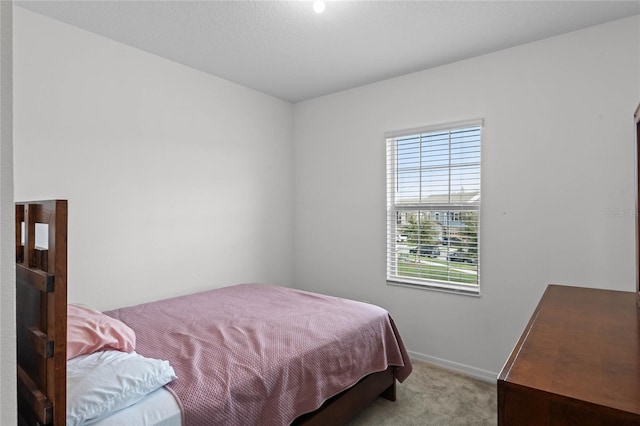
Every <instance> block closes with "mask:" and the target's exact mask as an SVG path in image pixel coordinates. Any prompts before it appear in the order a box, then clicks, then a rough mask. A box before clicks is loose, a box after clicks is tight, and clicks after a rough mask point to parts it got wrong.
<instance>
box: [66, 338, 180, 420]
mask: <svg viewBox="0 0 640 426" xmlns="http://www.w3.org/2000/svg"><path fill="white" fill-rule="evenodd" d="M175 378H176V375H175V372H174V371H173V368H172V367H171V366H170V365H169V362H168V361H162V360H159V359H152V358H146V357H143V356H142V355H138V354H136V353H135V352H133V353H126V352H120V351H102V352H95V353H92V354H90V355H81V356H78V357H76V358H73V359H70V360H69V361H67V426H75V425H81V424H83V423H85V422H87V421H89V420H97V419H98V418H101V417H106V416H108V415H110V414H111V413H113V412H114V411H117V410H121V409H123V408H126V407H128V406H130V405H133V404H135V403H136V402H138V401H140V400H141V399H142V398H144V396H145V395H147V394H148V393H150V392H153V391H154V390H156V389H158V388H160V387H161V386H164V385H166V384H167V383H169V382H171V381H172V380H174V379H175Z"/></svg>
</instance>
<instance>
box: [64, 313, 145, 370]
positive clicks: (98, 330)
mask: <svg viewBox="0 0 640 426" xmlns="http://www.w3.org/2000/svg"><path fill="white" fill-rule="evenodd" d="M135 348H136V334H135V333H134V332H133V330H132V329H131V328H129V326H127V325H126V324H125V323H123V322H122V321H119V320H117V319H115V318H111V317H108V316H106V315H104V314H103V313H100V312H97V311H92V310H91V309H87V308H83V307H80V306H76V305H67V359H71V358H74V357H77V356H78V355H86V354H91V353H94V352H96V351H103V350H108V349H115V350H118V351H122V352H128V353H131V352H133V351H134V350H135Z"/></svg>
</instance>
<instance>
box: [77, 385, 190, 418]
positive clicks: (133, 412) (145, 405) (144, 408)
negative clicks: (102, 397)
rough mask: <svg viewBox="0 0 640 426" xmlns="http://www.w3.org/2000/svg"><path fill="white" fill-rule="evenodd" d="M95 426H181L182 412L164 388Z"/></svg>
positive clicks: (171, 395)
mask: <svg viewBox="0 0 640 426" xmlns="http://www.w3.org/2000/svg"><path fill="white" fill-rule="evenodd" d="M86 424H87V425H95V426H122V425H145V426H182V412H181V411H180V407H179V406H178V403H177V402H176V399H175V398H174V396H173V394H172V393H171V392H169V391H168V390H167V389H165V388H160V389H158V390H156V391H154V392H151V393H150V394H149V395H147V396H146V397H145V398H144V399H142V400H141V401H139V402H138V403H136V404H134V405H132V406H130V407H127V408H125V409H123V410H120V411H118V412H116V413H114V414H112V415H110V416H109V417H105V418H102V419H100V420H98V421H97V422H93V423H91V422H90V423H86Z"/></svg>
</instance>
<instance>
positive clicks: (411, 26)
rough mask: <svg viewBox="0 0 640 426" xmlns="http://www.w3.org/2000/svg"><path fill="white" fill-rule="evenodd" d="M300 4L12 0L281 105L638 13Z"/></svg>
mask: <svg viewBox="0 0 640 426" xmlns="http://www.w3.org/2000/svg"><path fill="white" fill-rule="evenodd" d="M312 3H313V2H312V1H159V0H157V1H94V0H85V1H78V0H74V1H52V0H49V1H25V0H19V1H16V2H15V4H17V5H18V6H21V7H24V8H26V9H29V10H31V11H34V12H37V13H40V14H43V15H47V16H50V17H52V18H55V19H58V20H60V21H62V22H66V23H68V24H71V25H74V26H77V27H79V28H82V29H85V30H88V31H91V32H94V33H97V34H100V35H103V36H105V37H108V38H110V39H113V40H116V41H119V42H122V43H124V44H127V45H130V46H133V47H136V48H139V49H142V50H144V51H147V52H150V53H153V54H156V55H159V56H162V57H164V58H167V59H170V60H172V61H176V62H179V63H182V64H184V65H187V66H189V67H192V68H195V69H198V70H201V71H204V72H206V73H210V74H213V75H216V76H219V77H222V78H224V79H227V80H230V81H233V82H236V83H238V84H241V85H243V86H247V87H250V88H252V89H255V90H258V91H261V92H264V93H267V94H270V95H273V96H276V97H278V98H281V99H284V100H286V101H289V102H299V101H302V100H306V99H310V98H314V97H317V96H322V95H325V94H329V93H334V92H337V91H340V90H345V89H349V88H352V87H357V86H361V85H364V84H368V83H372V82H376V81H380V80H384V79H388V78H391V77H396V76H399V75H404V74H408V73H412V72H415V71H420V70H423V69H427V68H431V67H436V66H439V65H443V64H447V63H451V62H454V61H459V60H462V59H466V58H470V57H474V56H478V55H482V54H484V53H488V52H493V51H497V50H500V49H505V48H509V47H512V46H517V45H520V44H523V43H528V42H531V41H535V40H540V39H543V38H547V37H551V36H554V35H558V34H561V33H565V32H569V31H574V30H577V29H581V28H585V27H588V26H592V25H596V24H600V23H604V22H608V21H612V20H615V19H620V18H623V17H626V16H631V15H635V14H640V0H637V1H575V0H572V1H344V0H343V1H326V9H325V11H324V13H322V14H316V13H315V12H314V11H313V7H312ZM639 37H640V34H639Z"/></svg>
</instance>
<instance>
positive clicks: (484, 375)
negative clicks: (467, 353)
mask: <svg viewBox="0 0 640 426" xmlns="http://www.w3.org/2000/svg"><path fill="white" fill-rule="evenodd" d="M407 353H408V354H409V356H410V357H411V359H415V360H418V361H424V362H428V363H429V364H434V365H437V366H438V367H443V368H447V369H449V370H453V371H456V372H458V373H462V374H466V375H467V376H470V377H473V378H474V379H478V380H482V381H484V382H490V383H496V382H497V380H498V373H495V372H493V371H487V370H482V369H480V368H476V367H471V366H469V365H465V364H459V363H457V362H453V361H447V360H446V359H442V358H436V357H434V356H429V355H425V354H421V353H418V352H414V351H407Z"/></svg>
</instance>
